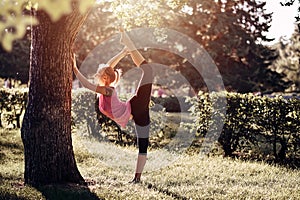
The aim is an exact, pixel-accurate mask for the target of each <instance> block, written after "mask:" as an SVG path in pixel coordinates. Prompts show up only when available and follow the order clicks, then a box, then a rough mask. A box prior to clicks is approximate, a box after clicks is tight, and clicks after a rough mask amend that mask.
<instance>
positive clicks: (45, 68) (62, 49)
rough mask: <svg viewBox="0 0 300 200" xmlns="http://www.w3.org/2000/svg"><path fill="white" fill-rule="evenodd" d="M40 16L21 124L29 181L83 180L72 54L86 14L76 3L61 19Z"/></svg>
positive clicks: (35, 33)
mask: <svg viewBox="0 0 300 200" xmlns="http://www.w3.org/2000/svg"><path fill="white" fill-rule="evenodd" d="M73 7H75V5H74V4H73ZM36 16H37V18H38V20H39V25H38V26H35V27H33V28H32V48H31V60H30V61H31V62H30V72H29V77H30V82H29V83H30V86H29V94H28V98H29V99H28V104H27V108H26V112H25V116H24V120H23V124H22V129H21V134H22V140H23V144H24V153H25V175H24V176H25V183H27V184H30V185H33V186H40V185H45V184H50V183H65V182H72V183H84V179H83V178H82V176H81V174H80V172H79V171H78V168H77V166H76V162H75V158H74V152H73V146H72V139H71V88H72V59H71V58H72V56H73V55H72V46H73V43H74V41H75V38H76V35H77V33H78V31H79V28H80V27H81V25H82V23H83V22H84V20H85V19H86V16H87V14H85V15H81V14H80V13H79V11H78V9H75V8H74V9H73V12H72V13H71V14H69V15H67V16H64V17H62V18H61V19H60V20H59V21H57V22H52V21H51V20H50V18H49V16H48V15H47V14H46V13H45V12H43V11H38V12H36Z"/></svg>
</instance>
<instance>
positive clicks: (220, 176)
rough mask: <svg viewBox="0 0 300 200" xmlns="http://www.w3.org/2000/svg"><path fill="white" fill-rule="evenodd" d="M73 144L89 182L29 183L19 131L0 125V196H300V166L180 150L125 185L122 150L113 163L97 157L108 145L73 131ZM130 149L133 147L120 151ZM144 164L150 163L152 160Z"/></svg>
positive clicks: (128, 172)
mask: <svg viewBox="0 0 300 200" xmlns="http://www.w3.org/2000/svg"><path fill="white" fill-rule="evenodd" d="M73 145H74V151H75V156H76V160H77V165H78V167H79V170H80V172H81V174H82V176H83V177H84V178H85V179H86V181H87V182H88V183H89V185H88V186H87V187H84V186H79V185H72V184H68V185H48V186H44V187H41V188H32V187H30V186H27V185H24V182H23V173H24V158H23V145H22V141H21V137H20V130H7V129H0V199H1V200H2V199H5V200H9V199H21V200H25V199H30V200H31V199H32V200H33V199H34V200H37V199H50V200H54V199H55V200H59V199H64V200H65V199H72V200H73V199H85V200H89V199H92V200H94V199H95V200H97V199H143V200H144V199H278V200H282V199H300V185H299V183H300V171H299V170H292V169H287V168H284V167H280V166H275V165H269V164H266V163H262V162H260V163H258V162H250V161H241V160H235V159H228V158H222V157H200V156H199V155H198V154H197V155H182V156H181V157H180V158H179V159H177V160H176V161H175V162H173V163H172V164H170V165H168V166H166V167H162V168H159V169H156V170H148V171H146V172H145V173H144V176H143V182H142V183H141V184H129V183H128V181H129V180H130V179H131V178H132V175H133V172H132V171H131V170H129V167H126V166H127V165H128V163H127V162H128V159H126V158H125V157H124V155H126V154H124V155H123V156H121V157H123V158H124V159H120V158H118V159H119V160H118V163H119V164H118V166H108V165H107V163H108V162H106V163H103V162H101V159H104V160H105V159H106V160H107V159H109V158H111V159H114V158H115V157H116V156H115V155H116V154H115V152H113V151H112V150H111V149H112V148H114V147H113V144H105V145H102V146H101V150H100V151H101V152H102V153H103V155H106V157H105V158H104V157H103V158H102V157H101V156H100V157H99V156H95V155H96V154H95V152H94V153H91V151H89V150H90V148H86V147H87V145H85V144H84V143H83V142H82V140H81V138H80V137H79V136H78V135H77V134H76V133H74V134H73ZM119 148H121V147H119ZM121 150H122V149H121ZM129 151H130V152H131V151H136V149H130V148H128V149H124V151H123V152H129ZM150 153H151V152H150ZM162 154H163V152H162ZM163 156H164V155H162V157H163ZM129 157H130V156H129ZM129 157H128V158H129ZM149 159H151V158H149ZM123 160H124V161H123ZM129 160H130V161H131V162H132V163H134V162H135V160H131V158H130V159H129ZM123 162H124V163H123ZM148 164H149V165H155V163H153V162H151V160H150V161H149V162H148ZM152 167H154V168H155V166H152ZM150 168H151V166H150Z"/></svg>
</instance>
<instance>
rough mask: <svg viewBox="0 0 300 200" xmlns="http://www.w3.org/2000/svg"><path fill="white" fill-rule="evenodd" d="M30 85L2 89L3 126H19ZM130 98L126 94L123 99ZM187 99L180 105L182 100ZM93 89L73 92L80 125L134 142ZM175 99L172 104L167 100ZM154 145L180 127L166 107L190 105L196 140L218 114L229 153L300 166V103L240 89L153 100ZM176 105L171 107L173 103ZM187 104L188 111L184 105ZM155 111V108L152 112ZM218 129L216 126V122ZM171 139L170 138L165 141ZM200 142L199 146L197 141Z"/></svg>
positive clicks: (107, 136) (93, 132)
mask: <svg viewBox="0 0 300 200" xmlns="http://www.w3.org/2000/svg"><path fill="white" fill-rule="evenodd" d="M27 95H28V90H27V89H1V90H0V97H1V98H0V99H1V100H0V109H1V118H0V119H1V120H0V126H2V127H3V126H10V127H12V128H19V127H20V121H21V114H22V113H23V112H24V110H25V105H26V100H27ZM224 95H225V96H226V98H225V100H226V101H227V104H226V114H225V115H221V114H220V112H218V110H213V109H212V104H213V103H216V102H219V101H221V100H222V101H224V98H221V97H224ZM123 98H125V97H123ZM186 100H188V103H186V104H183V105H184V106H187V107H184V106H182V105H180V103H179V101H186ZM96 101H97V98H96V96H95V94H94V93H92V92H89V91H87V90H85V89H78V90H74V91H73V92H72V118H73V122H74V123H73V124H74V125H76V128H84V129H85V130H86V131H83V133H84V134H86V136H88V137H90V136H93V137H97V138H99V139H109V140H111V141H114V142H116V143H120V144H124V145H131V144H134V143H135V135H134V134H133V133H134V131H133V125H132V124H129V126H128V127H127V128H126V129H120V127H119V126H117V125H116V124H115V122H113V121H111V120H110V119H108V118H106V117H105V116H104V115H102V114H101V113H100V112H99V111H98V109H97V107H98V104H97V102H96ZM169 101H170V102H171V103H168V102H169ZM152 102H154V104H155V105H160V106H162V107H164V108H163V109H160V110H157V109H156V108H155V106H154V107H153V108H152V111H151V112H152V113H151V114H152V117H151V120H152V126H151V144H152V146H158V147H159V146H160V145H159V143H160V142H161V141H163V140H164V143H166V141H167V140H168V139H170V138H171V137H173V136H174V135H175V134H176V131H177V128H178V126H179V125H178V126H177V127H171V128H170V127H168V126H167V125H166V124H168V121H166V120H168V119H167V117H166V116H167V113H166V110H167V111H176V112H178V111H180V109H181V111H182V112H183V111H186V110H187V109H188V107H191V108H190V112H191V113H192V115H193V116H194V117H195V121H194V123H192V124H187V123H185V125H186V126H187V127H189V129H190V130H191V131H192V133H193V134H195V133H196V140H195V142H197V141H200V142H201V141H203V138H204V137H205V136H206V133H207V130H208V127H209V126H210V125H211V124H212V123H215V122H213V121H211V118H212V117H213V116H217V117H219V118H220V119H223V120H224V122H225V123H224V127H223V129H222V132H221V135H220V137H219V138H218V144H219V145H220V146H221V149H222V152H223V153H224V154H225V155H226V156H239V157H246V158H248V157H249V158H255V159H260V160H262V159H264V160H266V159H270V160H275V161H280V162H287V163H293V164H295V162H296V164H297V162H298V164H297V165H298V166H300V161H299V160H300V102H299V100H297V99H284V98H283V97H280V96H278V97H273V98H269V97H261V96H254V95H252V94H238V93H199V94H198V96H197V97H193V98H185V97H183V99H181V100H178V99H176V98H175V97H174V98H172V97H171V98H157V99H155V98H152ZM170 105H172V106H170ZM183 107H184V109H183ZM153 110H155V111H153ZM212 127H214V124H212ZM165 139H167V140H165ZM194 146H196V145H194Z"/></svg>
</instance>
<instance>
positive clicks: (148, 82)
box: [121, 32, 153, 183]
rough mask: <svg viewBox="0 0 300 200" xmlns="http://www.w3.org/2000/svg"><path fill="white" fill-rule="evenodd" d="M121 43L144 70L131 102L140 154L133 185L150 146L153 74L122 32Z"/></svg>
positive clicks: (142, 167) (144, 162)
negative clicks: (150, 108) (150, 106)
mask: <svg viewBox="0 0 300 200" xmlns="http://www.w3.org/2000/svg"><path fill="white" fill-rule="evenodd" d="M121 43H123V44H124V45H125V46H127V48H128V49H129V51H130V55H131V58H132V60H133V62H134V63H135V64H136V65H137V66H138V67H139V66H140V68H141V69H142V70H143V75H142V79H141V81H140V83H139V86H138V90H137V93H136V95H135V96H134V97H133V98H132V99H131V100H130V104H131V114H132V116H133V120H134V122H135V131H136V134H137V138H138V148H139V154H138V158H137V164H136V171H135V177H134V179H133V180H132V182H133V183H138V182H140V178H141V174H142V172H143V170H144V166H145V164H146V160H147V149H148V146H149V131H150V115H149V103H150V98H151V91H152V81H153V74H152V68H151V66H150V65H149V64H148V63H147V62H146V61H145V59H144V57H143V56H142V54H141V53H140V52H139V51H138V50H137V49H136V47H135V45H134V44H133V42H132V41H131V39H130V38H129V37H128V35H127V34H126V33H125V32H121Z"/></svg>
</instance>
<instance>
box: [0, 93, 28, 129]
mask: <svg viewBox="0 0 300 200" xmlns="http://www.w3.org/2000/svg"><path fill="white" fill-rule="evenodd" d="M27 96H28V89H4V88H1V89H0V97H1V98H0V111H1V113H0V127H4V126H7V127H12V128H20V127H21V115H22V114H23V112H24V111H25V107H26V103H27ZM4 122H5V124H6V125H4Z"/></svg>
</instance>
